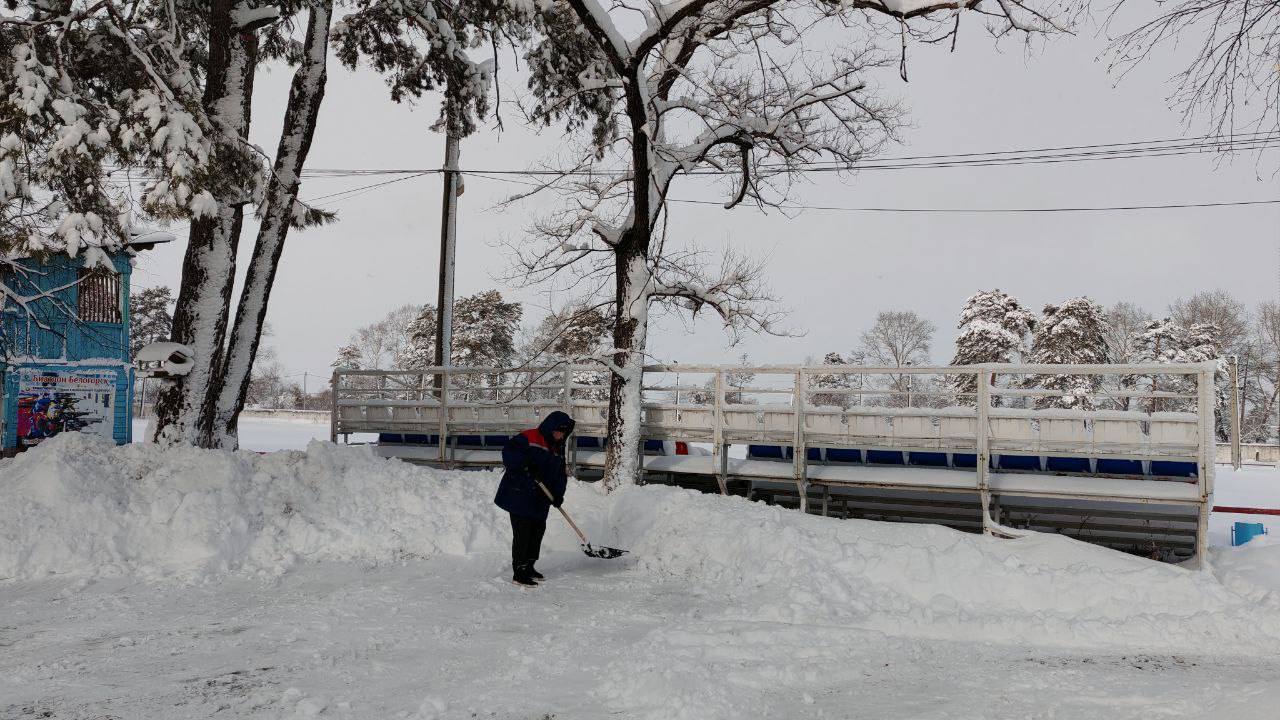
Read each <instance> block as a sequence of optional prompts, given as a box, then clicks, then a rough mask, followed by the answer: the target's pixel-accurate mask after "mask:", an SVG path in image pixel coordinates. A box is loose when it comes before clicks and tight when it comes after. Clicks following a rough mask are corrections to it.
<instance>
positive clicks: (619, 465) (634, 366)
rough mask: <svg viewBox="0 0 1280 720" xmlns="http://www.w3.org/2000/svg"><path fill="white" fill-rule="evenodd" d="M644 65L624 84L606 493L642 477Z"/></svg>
mask: <svg viewBox="0 0 1280 720" xmlns="http://www.w3.org/2000/svg"><path fill="white" fill-rule="evenodd" d="M642 67H643V63H636V64H635V65H633V66H632V67H631V68H630V72H631V77H630V82H629V83H627V118H628V121H629V122H630V124H631V128H632V138H631V169H632V181H631V212H632V214H631V218H632V219H631V227H629V228H627V230H626V231H625V232H624V233H623V235H622V237H621V238H620V241H619V243H618V246H617V247H616V248H614V279H615V287H616V289H617V294H616V296H615V301H616V302H617V309H618V312H617V316H616V318H615V320H614V326H613V346H614V348H615V349H617V350H620V351H622V352H618V353H615V354H614V356H613V362H614V365H615V367H614V370H613V373H612V378H611V380H610V382H609V423H608V439H607V450H606V453H605V462H604V479H603V482H604V488H605V490H606V491H609V490H615V489H617V488H619V487H622V486H623V485H634V484H635V483H636V482H637V481H638V480H639V476H640V470H641V467H640V449H641V448H640V446H641V441H642V440H643V438H642V437H641V416H642V413H643V412H644V409H643V407H642V402H643V397H642V395H643V392H642V391H643V385H644V346H645V340H646V339H647V336H648V332H649V297H650V293H651V291H652V283H651V282H650V280H651V278H650V276H649V244H650V240H651V239H652V237H653V222H654V220H655V218H656V212H655V210H656V208H655V207H654V202H655V201H656V202H661V200H660V199H659V198H656V197H655V195H656V194H657V193H655V192H654V188H653V168H652V167H651V166H650V158H649V143H650V133H656V132H660V129H659V128H658V127H657V125H658V124H657V123H650V122H649V117H648V108H647V107H646V105H645V101H644V98H643V97H642V96H641V94H640V88H641V87H643V83H644V81H645V78H644V74H643V71H642V69H641V68H642Z"/></svg>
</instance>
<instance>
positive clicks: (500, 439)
mask: <svg viewBox="0 0 1280 720" xmlns="http://www.w3.org/2000/svg"><path fill="white" fill-rule="evenodd" d="M510 439H511V436H510V435H485V436H484V446H485V447H497V448H500V447H503V446H504V445H506V444H507V441H508V440H510Z"/></svg>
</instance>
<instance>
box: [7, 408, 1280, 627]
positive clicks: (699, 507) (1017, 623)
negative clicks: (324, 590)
mask: <svg viewBox="0 0 1280 720" xmlns="http://www.w3.org/2000/svg"><path fill="white" fill-rule="evenodd" d="M496 483H497V475H496V473H488V472H486V473H475V472H440V471H434V470H429V469H426V468H420V467H414V466H410V465H405V464H402V463H399V462H395V461H385V460H381V459H378V458H376V457H374V456H373V455H372V454H371V453H369V452H368V450H367V449H364V448H345V447H336V446H333V445H330V444H328V443H320V442H316V443H312V445H311V446H310V447H309V448H308V450H307V452H305V453H302V452H283V453H276V454H273V455H266V456H259V455H255V454H252V453H235V454H233V453H226V452H216V451H203V450H190V449H180V450H170V451H162V450H160V449H159V448H156V447H153V446H149V445H135V446H129V447H123V448H116V447H114V446H112V445H110V444H108V443H106V442H104V441H101V440H98V439H96V438H93V437H91V436H87V435H80V434H76V433H66V434H64V435H61V436H58V437H56V438H54V439H53V440H51V441H49V442H47V443H46V444H44V445H42V446H40V447H39V448H37V449H35V450H34V451H32V452H28V453H26V454H24V455H22V456H20V457H18V458H16V459H13V460H9V461H5V462H3V463H0V577H9V578H18V579H35V578H39V577H41V576H43V575H46V574H48V573H72V574H80V575H86V576H88V575H118V574H131V575H137V576H140V577H144V578H152V579H154V578H162V577H172V578H177V579H182V580H200V579H209V578H215V577H217V576H219V575H222V574H225V573H231V572H234V573H240V574H250V575H259V574H260V575H268V576H270V575H277V574H279V573H282V572H285V571H287V570H288V568H290V567H292V566H294V565H296V564H297V563H299V562H310V561H346V562H356V563H366V564H378V563H389V562H402V561H407V560H412V559H413V558H416V557H427V556H431V555H436V554H450V555H478V554H483V555H485V557H486V558H487V561H486V562H485V563H478V564H477V571H476V572H477V574H478V576H477V581H487V580H489V579H490V577H491V573H492V568H493V567H494V565H495V563H494V562H492V560H493V559H494V555H495V554H497V555H501V554H505V553H506V551H507V547H508V546H507V542H508V538H509V532H510V531H509V529H508V526H507V520H506V516H505V515H503V514H502V513H501V512H500V511H498V510H497V509H496V508H495V507H494V506H493V505H492V503H491V498H492V497H493V493H494V490H495V487H496ZM566 506H567V507H569V508H572V510H573V512H574V514H575V516H576V517H577V518H578V519H580V520H581V521H582V522H581V524H582V525H583V527H584V529H585V530H586V531H587V533H588V535H589V536H591V537H593V539H598V541H599V542H602V543H605V544H609V545H616V546H618V547H624V548H629V549H631V550H632V554H631V555H629V556H627V557H626V558H624V559H623V560H615V561H611V562H614V563H619V564H620V565H619V566H620V567H621V568H624V569H625V571H626V572H627V573H630V574H634V576H635V577H637V578H643V579H644V581H645V582H648V583H652V585H653V586H654V587H655V588H658V587H661V588H662V589H663V590H664V591H665V592H678V593H688V594H691V595H695V596H700V597H714V598H717V601H718V602H719V604H720V606H721V607H722V608H723V614H722V615H721V616H719V618H718V619H720V620H731V621H732V620H737V621H742V622H764V623H770V622H772V623H805V624H817V625H822V624H831V625H840V626H845V627H854V628H864V629H870V630H875V631H881V632H884V633H886V634H889V635H894V636H908V637H921V638H943V639H955V640H975V641H997V642H1017V643H1028V644H1034V645H1052V646H1075V647H1086V646H1087V647H1120V646H1123V647H1126V648H1150V649H1176V650H1183V651H1206V652H1224V651H1233V650H1239V651H1243V652H1254V651H1261V652H1275V651H1276V650H1277V649H1280V589H1277V588H1275V587H1274V586H1271V585H1269V583H1268V582H1267V581H1266V580H1265V569H1266V568H1271V569H1272V570H1274V569H1275V568H1277V567H1280V545H1260V546H1258V547H1250V548H1247V551H1248V553H1250V554H1249V555H1248V556H1246V554H1245V553H1244V551H1235V552H1222V553H1219V554H1218V556H1217V563H1216V565H1218V566H1219V567H1220V568H1221V573H1222V578H1223V580H1222V581H1220V580H1219V579H1218V578H1217V577H1215V576H1214V575H1212V574H1208V573H1201V572H1195V571H1191V570H1187V569H1184V568H1180V567H1174V566H1171V565H1165V564H1160V563H1155V562H1151V561H1147V560H1143V559H1140V558H1135V557H1130V556H1126V555H1122V554H1119V553H1116V552H1113V551H1110V550H1106V549H1103V548H1098V547H1094V546H1090V545H1087V544H1083V543H1079V542H1076V541H1073V540H1070V539H1067V538H1062V537H1057V536H1049V535H1032V536H1030V537H1027V538H1024V539H1020V540H999V539H994V538H987V537H982V536H977V535H970V534H965V533H959V532H955V531H952V530H949V529H946V528H941V527H936V526H921V525H907V524H889V523H878V522H868V521H857V520H848V521H846V520H834V519H826V518H820V517H813V516H804V515H801V514H799V513H797V512H795V511H790V510H784V509H781V508H777V507H767V506H764V505H761V504H757V503H750V502H747V501H745V500H743V499H740V498H720V497H716V496H709V495H701V494H698V493H694V492H690V491H683V490H676V489H672V488H663V487H645V488H631V489H627V490H624V491H621V492H618V493H614V494H612V495H610V496H604V495H601V494H600V493H599V492H598V490H597V488H596V486H594V485H587V484H576V483H575V484H571V487H570V491H569V495H568V499H567V501H566ZM574 544H575V540H574V538H573V536H572V535H571V534H570V533H569V532H568V531H567V530H566V529H565V528H564V527H563V523H559V522H558V521H557V520H556V519H555V518H552V520H551V526H550V528H549V533H548V545H549V546H550V549H553V550H554V549H559V550H572V549H573V547H574ZM481 568H488V569H487V570H485V569H481ZM1255 568H1259V569H1262V570H1263V571H1264V572H1263V574H1262V575H1259V574H1258V573H1255V572H1254V569H1255ZM482 573H483V576H481V575H480V574H482ZM1255 578H1263V579H1257V580H1256V579H1255Z"/></svg>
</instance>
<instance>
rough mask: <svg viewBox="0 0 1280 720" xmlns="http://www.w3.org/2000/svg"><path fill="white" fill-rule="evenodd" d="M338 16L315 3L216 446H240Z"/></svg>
mask: <svg viewBox="0 0 1280 720" xmlns="http://www.w3.org/2000/svg"><path fill="white" fill-rule="evenodd" d="M332 17H333V0H326V1H325V2H321V3H318V4H316V5H314V6H313V7H312V8H311V12H310V15H309V17H308V20H307V36H306V46H305V48H304V51H303V60H302V64H301V65H300V66H299V67H298V70H297V72H295V73H294V76H293V85H292V87H291V88H290V90H289V104H288V106H287V107H286V109H285V118H284V128H283V130H282V131H281V133H280V147H279V149H278V150H277V151H276V162H275V172H274V173H273V174H272V177H271V181H270V182H269V183H268V185H267V195H266V209H265V211H264V212H263V216H262V222H261V224H260V225H259V227H258V238H257V242H256V243H255V244H254V248H253V256H252V257H251V258H250V260H249V269H248V274H247V275H246V277H245V283H244V288H243V289H242V290H241V291H240V304H239V306H238V307H237V309H236V321H235V325H234V326H233V327H232V330H231V339H230V344H229V346H228V348H227V355H226V362H225V363H224V365H223V372H222V378H221V382H219V383H217V385H218V387H219V389H218V391H217V392H218V401H217V407H216V410H215V417H214V419H213V423H212V430H211V438H210V439H211V444H212V445H213V446H214V447H227V448H232V449H234V448H235V447H237V445H238V439H237V435H236V425H237V423H238V421H239V417H240V411H241V410H243V409H244V404H245V398H246V396H247V395H248V392H249V380H250V378H251V376H252V372H253V362H254V359H255V358H256V357H257V354H258V346H259V344H260V342H261V340H262V326H263V323H264V322H265V321H266V317H267V303H268V301H269V300H270V297H271V286H272V284H273V283H274V282H275V276H276V269H277V268H278V266H279V264H280V257H281V255H282V254H283V252H284V242H285V238H286V237H287V236H288V233H289V229H290V226H291V219H292V217H293V210H294V207H295V204H296V203H297V200H298V188H299V185H300V184H301V176H302V168H303V166H304V165H305V164H306V160H307V154H308V152H309V151H310V150H311V141H312V139H313V138H314V137H315V130H316V122H317V119H318V118H319V115H320V103H321V102H322V101H323V99H324V90H325V81H326V79H327V69H326V61H327V56H328V48H329V26H330V21H331V19H332Z"/></svg>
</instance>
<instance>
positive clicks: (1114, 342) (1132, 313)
mask: <svg viewBox="0 0 1280 720" xmlns="http://www.w3.org/2000/svg"><path fill="white" fill-rule="evenodd" d="M1152 320H1153V318H1152V317H1151V313H1149V312H1147V311H1146V310H1143V309H1142V308H1140V307H1138V306H1137V305H1134V304H1133V303H1131V302H1118V303H1116V304H1115V305H1112V306H1111V307H1110V308H1108V309H1107V314H1106V321H1107V322H1106V326H1105V327H1104V328H1103V335H1104V338H1105V339H1106V342H1107V357H1108V358H1110V360H1111V362H1113V363H1121V364H1125V363H1136V362H1141V360H1140V358H1139V354H1140V353H1142V352H1144V351H1145V349H1144V348H1142V347H1139V342H1138V340H1139V339H1140V338H1141V337H1142V335H1143V333H1144V332H1145V331H1146V329H1147V328H1148V327H1149V326H1150V325H1151V322H1152ZM1125 383H1126V380H1125V378H1124V377H1123V376H1114V377H1113V376H1105V377H1104V378H1103V380H1102V384H1103V388H1104V389H1106V390H1121V389H1123V388H1124V387H1125ZM1132 400H1133V398H1130V397H1116V398H1112V399H1111V402H1112V405H1113V406H1114V409H1116V410H1128V409H1129V407H1130V405H1132Z"/></svg>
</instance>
